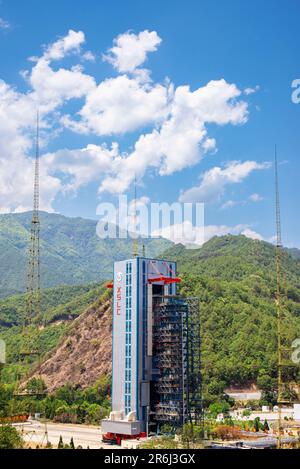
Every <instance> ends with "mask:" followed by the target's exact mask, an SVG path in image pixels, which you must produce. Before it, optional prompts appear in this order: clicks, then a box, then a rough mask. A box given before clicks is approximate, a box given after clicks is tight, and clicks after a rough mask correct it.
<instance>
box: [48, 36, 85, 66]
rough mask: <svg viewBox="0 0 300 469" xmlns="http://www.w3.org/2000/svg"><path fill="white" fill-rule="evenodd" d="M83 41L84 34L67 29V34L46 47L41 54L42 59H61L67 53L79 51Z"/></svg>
mask: <svg viewBox="0 0 300 469" xmlns="http://www.w3.org/2000/svg"><path fill="white" fill-rule="evenodd" d="M84 42H85V36H84V33H83V32H82V31H73V30H72V29H70V30H69V32H68V34H67V35H66V36H64V37H62V38H60V39H58V40H57V41H55V42H54V43H53V44H50V45H49V46H48V47H46V50H45V52H44V55H43V59H44V60H48V61H52V60H60V59H63V58H64V57H65V56H66V55H67V54H70V53H79V52H80V48H81V45H82V44H84Z"/></svg>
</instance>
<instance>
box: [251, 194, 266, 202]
mask: <svg viewBox="0 0 300 469" xmlns="http://www.w3.org/2000/svg"><path fill="white" fill-rule="evenodd" d="M249 200H251V202H260V201H261V200H264V197H262V196H261V195H260V194H257V193H254V194H251V195H250V196H249Z"/></svg>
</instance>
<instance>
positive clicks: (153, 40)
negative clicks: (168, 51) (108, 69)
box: [103, 30, 161, 72]
mask: <svg viewBox="0 0 300 469" xmlns="http://www.w3.org/2000/svg"><path fill="white" fill-rule="evenodd" d="M160 43H161V38H160V37H159V36H158V35H157V33H156V31H147V30H145V31H142V32H140V33H139V34H134V33H130V32H127V33H124V34H120V35H119V36H118V37H117V38H116V39H115V40H114V46H113V47H112V48H111V49H109V50H108V53H107V54H106V55H104V56H103V58H104V60H106V61H107V62H110V63H111V64H112V65H113V67H114V68H116V69H117V70H118V71H119V72H134V70H135V69H136V68H137V67H139V66H140V65H142V64H143V63H144V62H145V60H146V58H147V53H148V52H154V51H156V50H157V47H158V45H159V44H160Z"/></svg>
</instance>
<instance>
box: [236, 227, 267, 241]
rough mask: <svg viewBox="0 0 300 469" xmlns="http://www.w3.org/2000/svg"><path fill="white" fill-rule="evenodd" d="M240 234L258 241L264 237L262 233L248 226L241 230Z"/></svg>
mask: <svg viewBox="0 0 300 469" xmlns="http://www.w3.org/2000/svg"><path fill="white" fill-rule="evenodd" d="M241 234H242V235H244V236H247V238H251V239H258V240H259V241H263V239H264V238H263V237H262V235H260V234H259V233H257V232H256V231H253V230H251V229H250V228H246V229H245V230H243V231H242V232H241Z"/></svg>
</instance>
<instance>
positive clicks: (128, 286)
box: [124, 262, 132, 415]
mask: <svg viewBox="0 0 300 469" xmlns="http://www.w3.org/2000/svg"><path fill="white" fill-rule="evenodd" d="M131 295H132V264H131V262H127V263H126V317H125V393H124V396H125V413H126V415H127V414H128V413H129V412H130V411H131V330H132V328H131V319H132V309H131V304H132V298H131Z"/></svg>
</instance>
